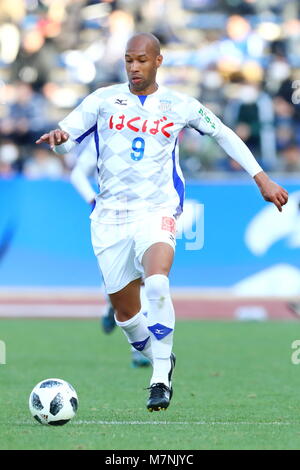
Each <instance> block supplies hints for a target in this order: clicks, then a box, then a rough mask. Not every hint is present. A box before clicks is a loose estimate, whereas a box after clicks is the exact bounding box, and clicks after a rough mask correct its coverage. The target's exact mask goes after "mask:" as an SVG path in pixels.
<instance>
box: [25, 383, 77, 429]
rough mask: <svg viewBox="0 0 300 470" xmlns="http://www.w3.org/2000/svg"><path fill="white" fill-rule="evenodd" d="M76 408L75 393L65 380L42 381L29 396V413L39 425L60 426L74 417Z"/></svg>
mask: <svg viewBox="0 0 300 470" xmlns="http://www.w3.org/2000/svg"><path fill="white" fill-rule="evenodd" d="M77 408H78V397H77V393H76V391H75V390H74V388H73V387H72V385H71V384H69V383H68V382H66V381H65V380H61V379H46V380H42V382H39V383H38V384H37V385H36V386H35V387H34V389H33V390H32V392H31V394H30V396H29V409H30V413H31V414H32V416H33V417H34V418H35V419H36V420H37V421H38V422H39V423H41V424H51V425H53V426H62V425H63V424H66V423H67V422H68V421H70V419H72V418H73V417H74V416H75V414H76V411H77Z"/></svg>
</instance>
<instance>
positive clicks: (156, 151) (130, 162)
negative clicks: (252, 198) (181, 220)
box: [56, 83, 260, 223]
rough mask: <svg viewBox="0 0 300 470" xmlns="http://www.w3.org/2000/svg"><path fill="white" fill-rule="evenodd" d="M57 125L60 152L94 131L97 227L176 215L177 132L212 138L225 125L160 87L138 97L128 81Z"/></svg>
mask: <svg viewBox="0 0 300 470" xmlns="http://www.w3.org/2000/svg"><path fill="white" fill-rule="evenodd" d="M59 126H60V127H61V129H63V130H64V131H66V132H68V133H69V135H70V139H71V140H70V139H69V141H68V142H67V144H68V145H66V144H64V145H65V148H63V146H57V147H56V149H58V151H59V153H60V152H62V153H63V152H66V151H69V150H70V148H71V147H72V144H73V143H75V142H77V143H80V142H81V141H82V140H83V139H84V138H85V137H87V136H88V135H89V134H91V133H93V132H95V144H96V153H97V166H98V185H99V187H100V194H99V195H97V203H96V208H95V210H94V211H93V213H92V215H91V218H92V219H94V220H99V221H101V222H102V223H103V222H107V223H109V222H117V221H119V222H122V221H123V220H124V219H126V220H132V219H135V218H137V217H139V216H141V215H142V214H145V212H147V211H155V210H158V209H166V210H170V212H172V214H173V215H174V216H175V217H176V216H178V215H179V214H180V213H181V212H182V209H183V202H184V178H183V175H182V172H181V169H180V166H179V155H178V136H179V133H180V131H181V130H182V129H183V128H185V127H191V128H194V129H196V130H198V131H199V132H200V133H202V134H207V135H211V136H213V137H216V138H217V136H218V135H219V134H220V135H221V129H222V126H223V128H225V127H226V126H224V125H223V124H222V123H221V121H220V120H219V119H218V118H217V117H216V116H215V115H214V114H213V113H212V112H211V111H209V110H208V109H207V108H205V107H204V106H203V105H202V104H201V103H200V102H199V101H197V100H196V99H195V98H192V97H189V96H187V95H185V94H182V93H178V92H176V91H173V90H170V89H168V88H165V87H159V88H158V90H157V91H156V92H155V93H152V94H150V95H147V96H146V95H144V96H137V95H134V94H133V93H131V92H130V90H129V85H128V83H124V84H119V85H113V86H109V87H105V88H99V89H98V90H96V91H95V92H94V93H92V94H90V95H89V96H87V98H85V99H84V100H83V101H82V103H81V104H80V105H79V106H78V107H77V108H75V109H74V111H72V112H71V113H70V114H69V115H68V116H67V117H66V118H65V119H64V120H62V121H61V122H60V123H59ZM227 129H228V128H227ZM231 132H232V131H231ZM225 140H226V139H225ZM226 143H228V142H227V140H226ZM235 143H236V142H235ZM59 147H61V149H59ZM229 150H230V149H229ZM251 158H254V157H253V156H252V155H251ZM259 168H260V167H259ZM255 170H256V168H255Z"/></svg>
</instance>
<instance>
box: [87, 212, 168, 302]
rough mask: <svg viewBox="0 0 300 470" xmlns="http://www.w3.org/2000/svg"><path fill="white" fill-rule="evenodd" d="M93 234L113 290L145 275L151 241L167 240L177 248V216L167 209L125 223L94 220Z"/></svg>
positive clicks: (108, 287)
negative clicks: (143, 263)
mask: <svg viewBox="0 0 300 470" xmlns="http://www.w3.org/2000/svg"><path fill="white" fill-rule="evenodd" d="M91 237H92V245H93V249H94V253H95V255H96V257H97V260H98V264H99V268H100V270H101V273H102V276H103V280H104V284H105V288H106V291H107V293H108V294H113V293H115V292H118V291H119V290H121V289H123V288H124V287H125V286H127V284H129V283H130V282H131V281H134V280H135V279H138V278H140V277H142V276H143V274H144V269H143V266H142V257H143V255H144V253H145V251H146V250H147V249H148V248H149V247H150V246H151V245H153V244H154V243H158V242H164V243H168V244H169V245H171V247H172V248H173V249H174V251H175V246H176V220H175V218H174V217H173V216H172V215H170V214H169V213H166V212H154V213H150V214H149V213H147V215H145V217H144V218H142V219H140V220H136V221H133V222H127V223H124V224H107V223H106V224H103V223H99V222H96V221H94V220H92V222H91Z"/></svg>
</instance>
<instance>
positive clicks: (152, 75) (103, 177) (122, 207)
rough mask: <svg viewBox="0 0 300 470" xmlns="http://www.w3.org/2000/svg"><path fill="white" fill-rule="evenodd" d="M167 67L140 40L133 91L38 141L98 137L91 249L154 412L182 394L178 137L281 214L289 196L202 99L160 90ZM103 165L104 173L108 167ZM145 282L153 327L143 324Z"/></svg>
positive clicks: (91, 101) (112, 96) (139, 37)
mask: <svg viewBox="0 0 300 470" xmlns="http://www.w3.org/2000/svg"><path fill="white" fill-rule="evenodd" d="M162 61H163V57H162V55H161V53H160V44H159V41H158V39H157V38H156V37H155V36H153V35H152V34H147V33H140V34H136V35H134V36H133V37H132V38H131V39H130V40H129V41H128V43H127V48H126V52H125V63H126V71H127V75H128V83H123V84H117V85H112V86H109V87H104V88H100V89H98V90H96V91H95V92H93V93H91V94H90V95H89V96H87V97H86V98H85V99H84V100H83V101H82V103H81V104H80V105H79V106H78V107H77V108H76V109H75V110H73V111H72V112H71V113H70V114H69V115H68V116H67V117H66V118H65V119H63V120H62V121H61V122H60V123H59V127H60V128H59V129H54V130H51V131H50V132H49V133H46V134H44V135H42V136H41V137H40V139H38V140H37V144H39V143H42V142H47V143H48V144H49V145H50V147H51V148H52V149H54V150H55V151H56V152H58V153H60V154H63V153H65V152H68V151H69V150H70V149H71V148H73V147H74V146H75V145H76V143H78V142H81V141H82V140H83V139H84V138H85V137H86V136H87V135H89V134H90V133H92V132H95V131H96V140H97V159H98V168H99V170H98V172H99V186H100V187H101V193H100V194H99V195H97V198H96V207H95V209H94V211H93V213H92V215H91V219H92V221H91V232H92V244H93V248H94V252H95V255H96V256H97V259H98V262H99V265H100V269H101V271H102V274H103V278H104V282H105V286H106V289H107V292H108V294H109V296H110V299H111V302H112V304H113V306H114V309H115V311H116V319H117V324H118V325H119V326H120V327H121V328H122V329H123V331H124V333H125V335H126V336H127V338H128V340H129V342H130V343H131V344H132V345H133V346H134V347H136V348H137V349H138V350H140V351H142V352H143V354H144V355H145V356H146V357H148V358H149V360H150V361H151V362H152V365H153V372H152V377H151V380H150V387H149V390H150V393H149V399H148V401H147V408H148V410H150V411H153V410H160V409H166V408H167V407H168V406H169V403H170V400H171V398H172V394H173V388H172V373H173V369H174V366H175V356H174V354H173V352H172V346H173V332H174V325H175V314H174V308H173V305H172V300H171V296H170V288H169V279H168V275H169V272H170V269H171V266H172V263H173V258H174V250H175V231H176V219H177V218H178V216H179V215H180V213H181V212H182V210H183V202H184V181H183V176H182V172H181V170H180V167H179V159H178V147H177V142H178V135H179V132H180V131H181V130H182V129H183V128H184V127H189V128H194V129H196V130H197V131H199V132H200V133H201V134H206V135H209V136H212V137H213V138H214V139H216V141H217V142H218V143H219V144H220V145H221V147H222V148H223V149H224V150H225V151H226V152H227V154H229V156H230V157H232V158H233V159H235V160H236V161H237V162H238V163H239V164H240V165H241V166H242V167H243V168H244V169H245V170H246V171H247V172H248V173H249V174H250V176H251V177H253V178H254V181H255V183H256V184H257V185H258V187H259V189H260V191H261V194H262V196H263V197H264V199H265V200H267V201H271V202H272V203H274V204H275V205H276V207H277V208H278V210H279V211H282V206H283V205H284V204H286V202H287V200H288V193H287V191H286V190H285V189H283V188H282V187H280V186H279V185H278V184H276V183H275V182H273V181H272V180H271V179H270V178H269V177H268V176H267V174H266V173H265V172H264V171H263V170H262V168H261V167H260V166H259V164H258V163H257V161H256V160H255V158H254V156H253V155H252V154H251V152H250V151H249V149H248V148H247V146H246V145H245V144H244V143H243V142H242V140H241V139H240V138H239V137H238V136H237V135H236V134H235V133H234V132H233V131H232V130H231V129H229V128H228V127H227V126H225V125H224V124H223V123H222V122H221V121H220V120H219V119H218V118H217V117H216V116H215V115H214V114H213V113H212V112H211V111H209V110H208V109H207V108H205V107H204V106H203V105H202V104H201V103H200V102H199V101H197V100H196V99H195V98H192V97H189V96H187V95H185V94H182V93H178V92H176V91H173V90H170V89H168V88H165V87H164V86H159V85H158V84H157V82H156V74H157V70H158V68H159V67H160V66H161V64H162ZM100 163H101V164H100ZM142 276H144V278H145V292H146V295H147V298H148V304H149V310H148V318H147V319H146V318H145V317H144V315H141V314H140V313H139V312H140V308H141V304H140V296H139V290H140V279H141V277H142Z"/></svg>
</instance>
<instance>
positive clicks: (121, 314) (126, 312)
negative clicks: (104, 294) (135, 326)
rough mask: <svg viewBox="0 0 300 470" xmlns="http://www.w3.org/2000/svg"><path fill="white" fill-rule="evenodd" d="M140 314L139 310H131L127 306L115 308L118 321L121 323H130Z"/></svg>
mask: <svg viewBox="0 0 300 470" xmlns="http://www.w3.org/2000/svg"><path fill="white" fill-rule="evenodd" d="M138 312H139V310H138V309H134V310H133V309H129V308H126V306H123V307H122V306H120V307H118V308H115V316H116V319H117V320H118V321H120V322H124V321H128V320H130V318H132V317H133V316H134V315H136V314H137V313H138Z"/></svg>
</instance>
